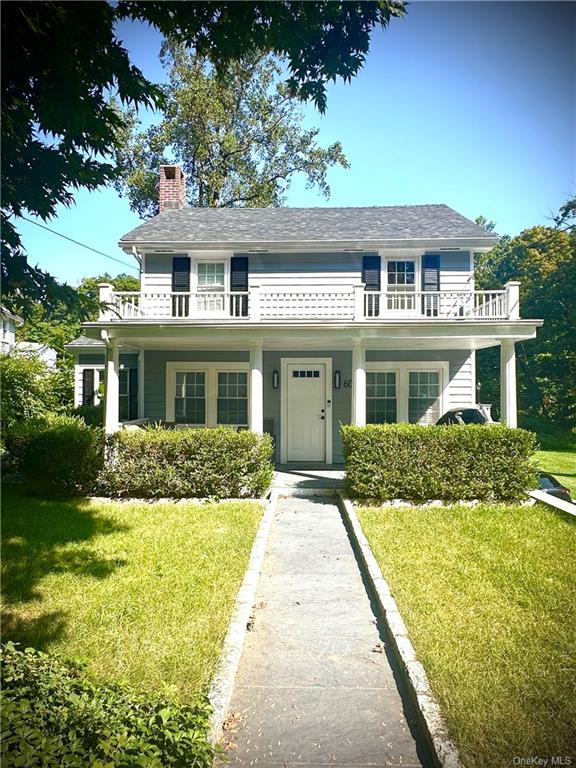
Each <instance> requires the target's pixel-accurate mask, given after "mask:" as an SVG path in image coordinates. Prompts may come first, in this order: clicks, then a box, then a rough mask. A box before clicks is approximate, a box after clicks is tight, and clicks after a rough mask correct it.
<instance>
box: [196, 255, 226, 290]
mask: <svg viewBox="0 0 576 768" xmlns="http://www.w3.org/2000/svg"><path fill="white" fill-rule="evenodd" d="M188 255H189V256H190V262H191V267H190V290H191V291H192V292H193V293H198V291H199V289H200V288H199V285H198V265H199V264H208V263H209V262H217V263H219V264H224V288H223V289H222V292H223V293H229V291H230V259H231V255H230V254H229V253H220V252H215V253H202V254H199V253H198V252H194V251H189V253H188ZM204 287H205V286H203V288H204ZM206 288H207V287H206ZM200 290H202V289H200ZM207 292H208V293H209V291H208V290H207Z"/></svg>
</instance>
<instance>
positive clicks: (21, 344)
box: [14, 341, 58, 370]
mask: <svg viewBox="0 0 576 768" xmlns="http://www.w3.org/2000/svg"><path fill="white" fill-rule="evenodd" d="M14 350H15V351H16V352H19V353H20V354H21V355H29V356H30V357H37V358H39V359H40V360H42V362H43V363H44V364H45V365H46V367H47V368H50V369H51V370H54V368H56V360H57V359H58V352H56V350H55V349H53V348H52V347H49V346H48V345H47V344H41V343H40V342H37V341H17V342H16V344H15V345H14Z"/></svg>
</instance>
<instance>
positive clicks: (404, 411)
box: [366, 360, 450, 423]
mask: <svg viewBox="0 0 576 768" xmlns="http://www.w3.org/2000/svg"><path fill="white" fill-rule="evenodd" d="M378 371H392V372H394V373H395V374H396V403H397V414H396V415H397V418H398V422H397V423H408V399H409V387H408V374H409V372H410V371H419V372H421V371H429V372H430V373H439V374H440V416H442V414H443V413H446V411H448V410H450V364H449V363H448V361H446V360H430V361H425V360H419V361H417V362H412V363H411V362H404V361H402V362H378V363H377V362H367V363H366V372H367V373H373V372H374V373H375V372H378Z"/></svg>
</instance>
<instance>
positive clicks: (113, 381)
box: [104, 339, 120, 435]
mask: <svg viewBox="0 0 576 768" xmlns="http://www.w3.org/2000/svg"><path fill="white" fill-rule="evenodd" d="M119 370H120V354H119V351H118V341H117V340H116V339H110V340H109V341H108V343H107V344H106V377H105V384H104V387H105V389H104V429H105V431H106V434H107V435H112V434H114V432H117V431H118V426H119V423H120V407H119V395H120V385H119V375H118V373H119Z"/></svg>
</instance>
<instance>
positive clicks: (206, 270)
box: [198, 261, 224, 286]
mask: <svg viewBox="0 0 576 768" xmlns="http://www.w3.org/2000/svg"><path fill="white" fill-rule="evenodd" d="M198 285H199V286H205V285H218V286H223V285H224V264H223V263H222V262H212V261H209V262H202V263H200V264H198Z"/></svg>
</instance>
